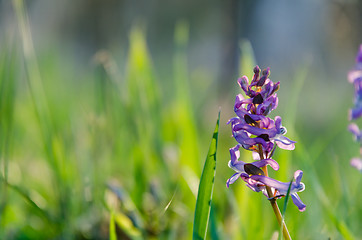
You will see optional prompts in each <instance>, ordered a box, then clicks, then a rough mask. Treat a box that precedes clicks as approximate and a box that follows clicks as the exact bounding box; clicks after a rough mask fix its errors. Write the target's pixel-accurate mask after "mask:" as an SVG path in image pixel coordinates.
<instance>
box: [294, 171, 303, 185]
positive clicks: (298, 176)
mask: <svg viewBox="0 0 362 240" xmlns="http://www.w3.org/2000/svg"><path fill="white" fill-rule="evenodd" d="M302 177H303V171H302V170H297V171H295V173H294V179H295V183H296V184H297V185H300V181H301V180H302Z"/></svg>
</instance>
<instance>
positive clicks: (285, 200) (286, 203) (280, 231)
mask: <svg viewBox="0 0 362 240" xmlns="http://www.w3.org/2000/svg"><path fill="white" fill-rule="evenodd" d="M292 183H293V179H292V180H291V181H290V183H289V187H288V191H287V195H286V196H285V199H284V205H283V211H282V223H284V216H285V212H286V210H287V205H288V201H289V196H290V189H291V187H292ZM282 234H283V224H281V225H280V230H279V239H282Z"/></svg>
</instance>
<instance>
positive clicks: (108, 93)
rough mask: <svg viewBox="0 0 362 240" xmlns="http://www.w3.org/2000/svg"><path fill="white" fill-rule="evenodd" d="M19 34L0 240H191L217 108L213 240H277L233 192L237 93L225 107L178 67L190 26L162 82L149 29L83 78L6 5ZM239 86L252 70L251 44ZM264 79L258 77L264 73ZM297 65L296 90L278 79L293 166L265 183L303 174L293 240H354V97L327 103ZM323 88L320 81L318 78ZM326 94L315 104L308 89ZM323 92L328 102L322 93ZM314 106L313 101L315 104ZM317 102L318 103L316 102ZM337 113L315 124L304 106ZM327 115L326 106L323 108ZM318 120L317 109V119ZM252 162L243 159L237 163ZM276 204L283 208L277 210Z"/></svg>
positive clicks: (5, 89) (261, 208) (255, 204)
mask: <svg viewBox="0 0 362 240" xmlns="http://www.w3.org/2000/svg"><path fill="white" fill-rule="evenodd" d="M13 3H14V9H15V10H16V13H17V18H16V19H17V33H14V34H13V36H7V37H6V38H5V39H1V43H2V44H1V47H0V170H1V171H0V172H1V173H0V176H1V181H0V239H190V238H191V236H192V227H193V226H192V224H193V217H194V208H195V203H196V196H197V189H198V183H199V178H200V176H201V171H202V166H203V164H204V160H205V156H206V154H207V149H208V147H209V143H210V139H211V136H212V132H213V128H214V123H215V121H216V116H217V112H218V111H219V107H220V106H221V119H220V129H219V142H218V154H217V168H216V176H215V186H214V192H213V202H212V207H211V215H210V221H209V228H208V233H207V237H208V239H272V237H273V235H274V238H273V239H276V238H275V234H276V233H277V232H278V231H279V228H278V225H277V221H276V219H275V216H273V212H272V209H271V207H270V205H269V203H268V201H267V200H266V198H265V196H263V195H262V194H258V193H254V192H252V191H251V190H250V189H248V188H247V187H246V186H244V183H243V182H242V181H240V182H236V183H235V184H233V185H232V186H231V187H230V188H229V189H227V188H226V186H225V183H226V180H227V179H228V178H229V177H230V176H231V175H232V174H233V172H232V170H230V169H228V167H227V162H228V160H229V153H228V149H229V148H230V147H233V146H234V145H235V144H236V142H235V140H234V139H232V138H231V137H230V135H231V130H230V128H229V126H226V122H227V120H228V119H229V118H231V117H233V116H234V114H233V112H232V109H233V101H234V97H235V95H236V94H237V93H239V91H240V89H239V88H238V86H237V83H236V79H235V81H234V84H233V85H232V86H230V92H229V94H225V95H223V96H220V95H219V92H218V83H217V82H215V81H214V79H207V78H206V77H205V76H208V75H207V73H205V74H200V82H201V83H202V84H200V82H195V81H191V78H190V73H189V71H188V67H187V61H188V60H187V54H186V53H187V51H186V48H187V42H188V25H187V23H186V22H182V21H181V22H179V24H178V25H177V26H176V27H175V40H174V44H175V48H174V53H173V58H172V59H170V61H172V65H173V69H172V70H171V71H170V72H171V74H170V75H169V76H167V78H166V79H161V78H160V76H159V74H158V72H159V71H160V69H158V68H156V67H155V64H154V62H153V60H152V56H151V54H150V52H149V49H148V47H147V43H146V36H145V28H144V27H143V26H142V24H135V25H134V27H133V28H132V30H131V32H130V33H129V46H128V50H127V58H126V61H125V62H122V61H117V58H116V56H113V55H112V53H111V52H107V51H99V52H98V53H97V54H96V55H95V57H94V59H93V60H92V62H91V63H90V64H92V71H87V72H83V71H79V70H78V69H77V68H76V67H74V66H76V64H75V63H74V62H73V61H74V60H72V59H64V58H63V57H61V54H60V51H61V50H58V49H57V48H55V49H53V51H48V52H47V53H46V54H44V53H42V54H37V52H36V51H35V50H34V48H33V44H32V36H31V34H30V32H29V29H30V28H29V23H28V20H27V15H26V12H25V11H24V7H23V5H22V2H21V1H13ZM240 48H241V50H242V53H243V54H241V60H240V62H241V65H240V70H239V71H240V75H242V74H246V75H248V76H249V77H250V76H251V75H250V74H251V71H252V68H253V65H254V64H255V62H256V60H255V59H254V56H253V50H252V47H251V46H250V44H249V43H248V42H247V41H242V42H241V43H240ZM261 67H262V68H264V67H266V66H261ZM313 68H314V65H313V62H312V61H309V60H306V61H305V64H304V65H302V66H300V67H299V68H298V70H297V71H296V72H295V74H294V75H293V76H290V75H282V74H279V76H277V77H279V78H278V79H276V77H273V69H272V74H271V79H272V80H273V81H281V88H280V90H279V92H278V93H279V96H280V98H279V105H280V106H279V108H278V109H277V110H275V111H274V112H273V113H272V115H273V116H275V115H280V116H282V118H283V125H285V126H286V127H287V129H288V134H287V135H288V137H290V138H291V139H293V140H296V141H297V144H296V149H295V150H294V151H292V152H290V151H285V150H278V151H277V152H276V155H275V157H274V158H275V160H277V161H278V162H279V164H280V170H279V171H278V172H271V175H272V177H276V178H277V179H280V180H281V181H289V179H290V178H291V176H292V175H293V173H294V171H295V170H297V169H302V170H303V171H304V175H303V179H302V181H303V182H304V183H305V185H306V190H305V191H304V192H302V193H300V194H299V196H300V197H301V199H302V201H303V202H304V203H305V204H306V205H307V209H306V211H305V212H303V213H300V212H299V211H298V210H297V208H296V207H295V206H294V205H293V204H291V202H290V203H289V205H288V209H287V211H286V215H285V221H286V223H287V226H288V228H289V231H290V233H291V236H292V238H293V239H328V238H330V239H361V237H362V229H361V222H362V208H361V206H362V205H361V200H362V199H361V192H359V190H360V189H361V188H360V185H359V184H361V174H360V173H359V172H358V171H357V170H355V169H353V168H352V167H350V166H349V159H350V158H351V157H353V156H357V155H358V152H359V146H358V144H357V143H355V142H353V139H352V136H351V134H350V133H349V132H348V131H347V125H348V120H347V109H348V108H349V107H351V105H352V93H353V89H352V86H350V85H349V84H348V82H347V80H346V79H341V81H345V82H346V83H345V89H343V90H339V92H338V93H339V95H337V94H335V93H336V91H335V90H334V89H332V90H331V92H330V93H329V92H328V86H323V85H322V84H320V83H318V82H316V81H317V80H316V79H315V78H316V77H313V76H311V75H310V73H311V72H313ZM322 75H323V74H322ZM310 84H315V86H316V88H321V89H320V91H317V92H318V93H320V94H321V95H320V99H321V101H316V102H311V101H310V98H309V95H308V94H310V93H308V92H306V86H309V85H310ZM322 88H323V89H322ZM313 99H315V98H313ZM317 99H318V98H317ZM325 102H333V106H334V107H333V108H330V109H328V115H326V116H325V118H323V117H322V119H321V121H320V122H319V121H315V118H313V117H310V115H313V113H311V114H310V115H307V114H305V113H306V112H307V111H308V108H309V109H310V108H311V106H313V104H315V105H318V104H323V103H325ZM328 106H329V105H328ZM322 108H323V106H322ZM242 159H243V160H245V161H251V160H252V158H251V153H250V152H247V151H244V152H242ZM282 205H283V200H279V206H282Z"/></svg>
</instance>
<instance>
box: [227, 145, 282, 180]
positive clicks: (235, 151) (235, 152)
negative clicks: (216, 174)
mask: <svg viewBox="0 0 362 240" xmlns="http://www.w3.org/2000/svg"><path fill="white" fill-rule="evenodd" d="M239 148H240V144H237V145H236V146H235V147H233V148H230V156H231V160H230V161H229V163H228V166H229V167H230V168H231V169H233V170H234V171H235V172H236V173H235V174H234V175H232V176H231V177H230V178H229V179H228V181H227V182H226V185H227V187H229V185H230V184H233V183H234V182H235V181H236V180H237V179H238V178H239V177H241V176H242V179H243V180H244V181H245V182H246V183H247V184H248V183H249V181H248V179H249V174H248V173H247V171H249V170H248V168H250V165H253V166H255V167H256V168H258V169H260V168H261V167H264V166H266V165H269V166H271V167H272V168H273V169H274V170H278V169H279V165H278V163H277V162H276V161H275V160H273V159H263V160H259V161H255V162H253V163H245V162H243V161H238V159H239V158H240V151H239ZM246 164H247V165H246ZM245 165H246V168H245Z"/></svg>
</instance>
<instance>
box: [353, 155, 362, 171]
mask: <svg viewBox="0 0 362 240" xmlns="http://www.w3.org/2000/svg"><path fill="white" fill-rule="evenodd" d="M351 166H352V167H354V168H356V169H357V170H358V171H360V172H361V173H362V160H361V159H359V158H352V159H351Z"/></svg>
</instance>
